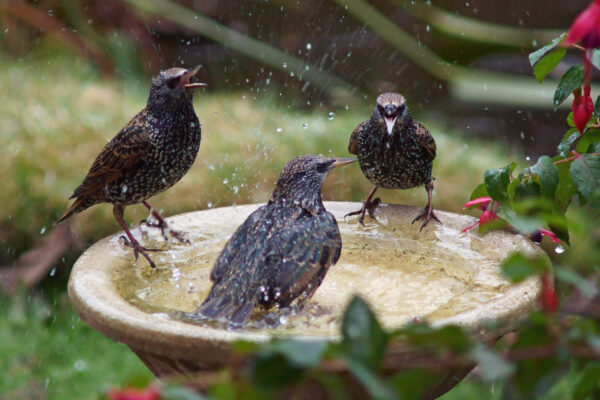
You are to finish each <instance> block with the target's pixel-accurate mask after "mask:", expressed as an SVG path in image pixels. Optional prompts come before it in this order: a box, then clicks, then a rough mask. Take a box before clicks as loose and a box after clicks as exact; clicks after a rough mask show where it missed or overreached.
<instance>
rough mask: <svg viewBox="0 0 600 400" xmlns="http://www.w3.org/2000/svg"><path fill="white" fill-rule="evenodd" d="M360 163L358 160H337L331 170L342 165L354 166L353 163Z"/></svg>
mask: <svg viewBox="0 0 600 400" xmlns="http://www.w3.org/2000/svg"><path fill="white" fill-rule="evenodd" d="M355 161H358V160H357V159H356V158H336V159H335V161H334V162H333V164H331V168H335V167H341V166H342V165H348V164H352V163H353V162H355Z"/></svg>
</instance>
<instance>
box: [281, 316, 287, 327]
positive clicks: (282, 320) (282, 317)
mask: <svg viewBox="0 0 600 400" xmlns="http://www.w3.org/2000/svg"><path fill="white" fill-rule="evenodd" d="M279 323H280V324H281V325H285V324H287V318H286V317H285V315H282V316H281V317H279Z"/></svg>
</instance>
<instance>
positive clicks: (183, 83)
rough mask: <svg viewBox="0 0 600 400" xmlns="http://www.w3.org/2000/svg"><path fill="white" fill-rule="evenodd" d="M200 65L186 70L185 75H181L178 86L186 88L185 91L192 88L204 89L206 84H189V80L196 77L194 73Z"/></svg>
mask: <svg viewBox="0 0 600 400" xmlns="http://www.w3.org/2000/svg"><path fill="white" fill-rule="evenodd" d="M200 68H201V65H197V66H195V67H194V68H192V69H190V70H188V71H187V72H186V73H185V74H183V76H182V77H181V80H180V81H179V82H180V83H179V85H180V86H182V87H184V88H186V89H194V88H198V87H204V86H206V83H200V82H194V83H191V82H190V80H191V79H192V78H193V77H194V75H196V73H197V72H198V71H199V70H200Z"/></svg>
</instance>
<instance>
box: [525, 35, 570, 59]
mask: <svg viewBox="0 0 600 400" xmlns="http://www.w3.org/2000/svg"><path fill="white" fill-rule="evenodd" d="M565 36H566V33H563V34H562V35H560V36H559V37H557V38H554V40H552V42H550V44H547V45H546V46H544V47H541V48H539V49H537V50H536V51H534V52H533V53H530V54H529V63H530V64H531V66H532V67H535V65H536V64H537V63H538V62H539V61H540V59H542V58H543V57H544V56H545V55H546V54H548V53H550V52H551V51H552V50H554V49H555V48H556V46H558V44H559V43H560V42H561V41H562V40H563V39H564V38H565Z"/></svg>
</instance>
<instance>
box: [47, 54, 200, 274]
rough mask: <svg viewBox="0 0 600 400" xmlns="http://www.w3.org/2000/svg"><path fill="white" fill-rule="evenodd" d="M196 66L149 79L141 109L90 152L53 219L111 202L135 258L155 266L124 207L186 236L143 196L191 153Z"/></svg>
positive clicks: (179, 169)
mask: <svg viewBox="0 0 600 400" xmlns="http://www.w3.org/2000/svg"><path fill="white" fill-rule="evenodd" d="M199 69H200V67H199V66H198V67H196V68H192V69H189V70H188V69H184V68H170V69H168V70H166V71H161V72H160V74H159V75H158V76H156V77H155V78H154V79H152V86H151V88H150V95H149V96H148V103H147V104H146V108H144V109H143V110H142V111H140V112H139V113H138V114H137V115H136V116H135V117H133V119H132V120H131V121H129V123H128V124H127V125H126V126H125V127H124V128H123V129H122V130H121V131H120V132H119V133H118V134H117V135H116V136H115V137H114V138H113V139H112V140H111V141H110V142H108V144H107V145H106V147H104V149H103V150H102V151H101V152H100V154H99V155H98V156H97V157H96V160H95V161H94V163H93V164H92V166H91V167H90V170H89V171H88V173H87V175H86V177H85V179H84V180H83V183H82V184H81V185H79V187H77V189H75V191H74V192H73V195H71V197H70V199H73V198H74V199H75V201H74V202H73V204H71V206H70V207H69V209H68V210H67V212H66V213H65V214H64V215H63V216H62V217H61V218H60V219H59V220H58V222H59V223H60V222H62V221H64V220H66V219H67V218H69V217H71V216H72V215H74V214H76V213H78V212H81V211H83V210H85V209H87V208H88V207H91V206H93V205H94V204H98V203H111V204H112V205H113V214H114V216H115V218H116V219H117V222H118V223H119V225H121V227H122V228H123V230H124V231H125V234H126V235H127V238H128V239H127V238H125V243H126V244H127V245H128V246H130V247H132V248H133V253H134V255H135V259H136V260H137V258H138V253H141V254H142V255H143V256H144V257H145V258H146V259H147V260H148V262H149V263H150V265H151V266H152V267H153V268H156V265H155V264H154V262H153V261H152V260H151V259H150V257H149V256H148V253H147V252H148V251H156V250H155V249H148V248H145V247H142V246H141V245H140V244H139V242H138V241H137V240H135V238H134V237H133V235H132V234H131V231H130V230H129V228H128V227H127V224H125V221H124V220H123V211H124V209H125V207H126V206H128V205H131V204H136V203H142V204H144V206H146V207H147V208H148V209H149V210H150V212H151V214H152V215H153V217H154V218H155V219H156V220H157V221H158V222H157V223H156V224H152V225H150V224H148V225H149V226H154V227H158V228H160V229H161V231H162V234H163V236H164V237H165V238H166V232H167V231H168V232H169V233H170V234H171V235H173V237H175V238H176V239H178V240H180V241H183V242H185V241H186V240H185V239H184V237H183V235H182V234H181V233H179V232H176V231H173V230H170V229H169V228H168V225H167V223H166V222H165V220H164V219H163V218H162V217H161V216H160V214H159V213H158V212H157V211H156V210H154V209H153V208H152V207H151V206H150V205H149V204H148V202H147V201H146V200H147V199H148V198H150V197H152V196H154V195H155V194H157V193H160V192H162V191H163V190H166V189H168V188H169V187H171V186H173V185H174V184H175V183H176V182H177V181H179V179H181V177H182V176H183V175H184V174H185V173H186V172H187V171H188V170H189V169H190V167H191V166H192V164H193V162H194V159H195V158H196V154H197V153H198V148H199V147H200V137H201V130H200V122H199V121H198V117H197V116H196V113H195V112H194V107H193V105H192V97H193V89H194V88H197V87H201V86H206V85H205V84H204V83H192V79H193V77H194V76H195V75H196V72H198V70H199Z"/></svg>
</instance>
